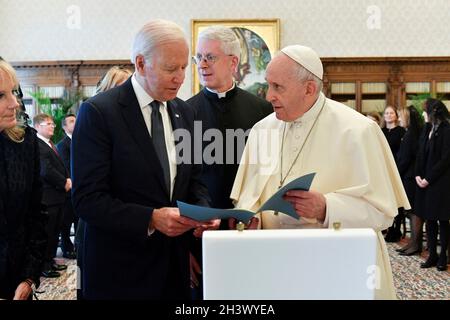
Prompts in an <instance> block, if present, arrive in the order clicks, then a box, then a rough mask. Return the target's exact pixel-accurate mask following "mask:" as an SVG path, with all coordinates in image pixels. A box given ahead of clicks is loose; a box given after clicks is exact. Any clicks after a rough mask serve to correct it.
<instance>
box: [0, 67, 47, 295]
mask: <svg viewBox="0 0 450 320" xmlns="http://www.w3.org/2000/svg"><path fill="white" fill-rule="evenodd" d="M17 88H18V81H17V77H16V74H15V72H14V69H13V68H12V67H11V66H10V65H9V64H8V63H6V62H5V61H3V60H0V298H1V299H18V300H26V299H32V291H33V287H35V286H36V287H37V286H39V275H40V273H41V264H42V257H43V254H44V251H45V248H46V239H47V237H46V234H45V221H46V218H45V214H44V213H43V211H42V210H41V184H40V180H39V170H40V168H39V147H38V142H37V137H36V133H35V131H34V129H31V128H29V127H25V128H21V127H19V126H18V125H17V120H16V116H17V113H18V108H19V104H18V100H17V97H16V92H17Z"/></svg>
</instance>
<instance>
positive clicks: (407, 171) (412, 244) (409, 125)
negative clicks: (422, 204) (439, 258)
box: [397, 106, 423, 256]
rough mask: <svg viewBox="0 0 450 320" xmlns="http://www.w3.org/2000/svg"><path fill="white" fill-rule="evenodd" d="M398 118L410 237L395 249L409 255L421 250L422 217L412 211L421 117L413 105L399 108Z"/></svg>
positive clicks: (399, 157) (400, 166)
mask: <svg viewBox="0 0 450 320" xmlns="http://www.w3.org/2000/svg"><path fill="white" fill-rule="evenodd" d="M399 119H400V125H401V126H402V127H404V128H405V129H406V133H405V135H404V136H403V138H402V142H401V144H400V149H399V151H398V153H397V168H398V172H399V173H400V176H401V177H402V182H403V187H404V188H405V191H406V194H407V195H408V200H409V203H410V204H411V210H409V211H407V216H408V217H409V219H410V225H411V238H410V240H409V241H408V243H407V244H406V245H405V246H404V247H402V248H401V249H398V250H397V251H399V252H400V255H404V256H411V255H414V254H417V253H420V252H421V251H422V237H423V219H422V218H420V217H419V216H417V215H416V214H415V213H414V196H415V194H416V187H417V185H416V179H415V172H414V170H415V164H416V156H417V152H418V150H419V136H420V132H421V131H422V128H423V119H422V117H421V115H420V113H419V112H418V111H417V110H416V109H415V108H414V107H413V106H409V107H407V108H403V109H401V110H399Z"/></svg>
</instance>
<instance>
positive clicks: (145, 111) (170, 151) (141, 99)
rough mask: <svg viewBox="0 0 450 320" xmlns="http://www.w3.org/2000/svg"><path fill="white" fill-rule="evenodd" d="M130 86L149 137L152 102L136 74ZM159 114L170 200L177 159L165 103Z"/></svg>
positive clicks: (161, 104)
mask: <svg viewBox="0 0 450 320" xmlns="http://www.w3.org/2000/svg"><path fill="white" fill-rule="evenodd" d="M131 84H132V85H133V90H134V93H135V94H136V98H137V100H138V103H139V106H140V107H141V112H142V116H143V117H144V121H145V125H146V126H147V130H148V133H149V135H150V136H151V135H152V120H151V117H152V108H151V106H150V103H152V102H153V100H155V99H153V98H152V97H150V95H149V94H148V93H147V92H146V91H145V90H144V88H142V86H141V85H140V84H139V82H138V81H137V80H136V74H133V76H132V77H131ZM159 112H160V113H161V116H162V121H163V125H164V140H165V142H166V150H167V158H168V159H169V171H170V198H172V193H173V186H174V184H175V177H176V175H177V159H176V153H175V152H176V151H175V139H174V136H173V129H172V123H171V122H170V117H169V112H168V111H167V102H166V101H160V108H159Z"/></svg>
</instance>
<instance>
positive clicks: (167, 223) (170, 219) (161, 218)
mask: <svg viewBox="0 0 450 320" xmlns="http://www.w3.org/2000/svg"><path fill="white" fill-rule="evenodd" d="M199 226H201V223H200V222H198V221H195V220H192V219H190V218H187V217H183V216H181V215H180V210H178V208H168V207H164V208H160V209H154V210H153V214H152V221H151V223H150V229H156V230H158V231H160V232H161V233H164V234H165V235H167V236H169V237H176V236H179V235H181V234H183V233H185V232H186V231H188V230H190V229H192V228H197V227H199Z"/></svg>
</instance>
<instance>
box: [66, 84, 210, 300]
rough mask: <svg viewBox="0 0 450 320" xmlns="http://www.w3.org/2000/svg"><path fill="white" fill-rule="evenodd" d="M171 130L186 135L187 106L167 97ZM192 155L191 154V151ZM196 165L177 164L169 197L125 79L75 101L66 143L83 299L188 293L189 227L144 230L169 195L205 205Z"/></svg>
mask: <svg viewBox="0 0 450 320" xmlns="http://www.w3.org/2000/svg"><path fill="white" fill-rule="evenodd" d="M168 110H169V116H170V119H171V123H172V127H173V129H174V130H175V129H178V128H183V129H186V130H188V131H189V132H191V133H193V124H194V122H193V121H194V115H193V111H192V109H191V108H190V107H189V106H188V105H187V104H186V103H185V102H183V101H182V100H180V99H178V98H176V99H174V100H172V101H168ZM192 158H193V154H192ZM200 174H201V165H193V164H189V163H182V164H178V165H177V175H176V179H175V185H174V190H173V195H172V200H171V199H170V197H169V194H168V192H167V190H166V188H165V185H164V178H163V170H162V167H161V165H160V163H159V160H158V156H157V154H156V152H155V149H154V147H153V144H152V140H151V137H150V135H149V133H148V130H147V127H146V125H145V122H144V118H143V116H142V112H141V109H140V107H139V104H138V101H137V98H136V95H135V93H134V90H133V87H132V84H131V79H128V80H127V81H126V82H125V83H124V84H123V85H122V86H119V87H117V88H114V89H111V90H109V91H106V92H104V93H102V94H99V95H97V96H95V97H93V98H91V99H89V100H88V101H86V102H84V103H83V104H82V105H81V108H80V111H79V114H78V116H77V122H76V126H75V131H74V134H73V141H72V178H73V193H72V197H73V204H74V208H75V210H76V213H77V214H78V215H79V216H80V217H81V218H82V219H83V220H84V221H86V229H85V237H84V246H83V253H82V255H83V259H82V260H83V265H82V266H81V268H82V270H81V272H82V277H83V279H82V283H83V288H82V290H83V296H84V298H87V299H161V298H162V299H164V298H189V294H190V292H189V240H190V238H191V236H192V232H191V231H189V232H186V233H185V234H183V235H181V236H178V237H168V236H166V235H164V234H162V233H160V232H159V231H155V232H154V233H153V234H152V235H151V236H148V226H149V223H150V221H151V217H152V211H153V209H156V208H161V207H175V206H176V200H181V201H185V202H189V203H192V204H198V205H206V206H207V205H208V204H209V200H208V193H207V190H206V188H205V187H204V185H203V184H201V182H200Z"/></svg>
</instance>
